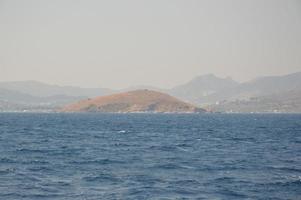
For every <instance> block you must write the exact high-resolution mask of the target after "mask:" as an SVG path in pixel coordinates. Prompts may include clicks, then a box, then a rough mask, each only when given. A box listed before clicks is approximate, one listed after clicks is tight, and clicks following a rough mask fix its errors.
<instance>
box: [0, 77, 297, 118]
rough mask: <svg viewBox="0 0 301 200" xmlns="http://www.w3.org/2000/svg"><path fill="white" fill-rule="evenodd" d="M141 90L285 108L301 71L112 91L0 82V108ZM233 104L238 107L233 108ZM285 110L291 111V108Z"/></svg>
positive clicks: (224, 108)
mask: <svg viewBox="0 0 301 200" xmlns="http://www.w3.org/2000/svg"><path fill="white" fill-rule="evenodd" d="M141 89H149V90H155V91H159V92H163V93H167V94H169V95H171V96H175V97H177V98H179V99H182V100H184V101H186V102H190V103H192V104H194V105H197V106H200V107H205V106H209V107H210V108H214V109H216V110H218V111H221V112H228V111H229V110H237V111H239V110H240V111H243V112H245V111H246V110H248V111H250V112H253V111H259V110H262V111H266V110H269V111H271V110H283V109H282V108H279V106H277V105H278V104H280V103H281V101H283V104H285V105H287V106H286V107H289V104H290V103H291V106H298V105H299V104H298V100H297V99H298V98H301V97H300V96H301V95H299V93H300V91H301V72H297V73H293V74H288V75H284V76H266V77H260V78H256V79H254V80H251V81H248V82H244V83H238V82H235V81H233V80H232V79H231V78H219V77H216V76H215V75H213V74H207V75H203V76H198V77H196V78H194V79H192V80H191V81H189V82H187V83H185V84H183V85H180V86H176V87H174V88H172V89H160V88H156V87H152V86H134V87H129V88H125V89H121V90H111V89H104V88H80V87H71V86H56V85H49V84H45V83H40V82H36V81H20V82H0V111H6V108H9V110H10V111H11V110H14V108H15V110H20V109H21V110H22V109H24V110H28V109H29V110H36V108H38V110H43V109H46V110H49V109H50V110H51V109H52V110H55V109H57V108H58V107H61V106H64V105H67V104H70V103H72V102H75V101H78V100H81V99H86V98H93V97H97V96H105V95H110V94H113V93H118V92H128V91H132V90H141ZM291 95H293V96H294V101H289V100H287V99H285V98H286V97H290V96H291ZM254 99H257V100H256V101H255V100H254ZM258 99H259V100H258ZM267 101H270V102H271V104H269V105H267V104H268V103H267ZM243 104H248V106H247V107H244V106H242V105H243ZM251 105H252V106H251ZM235 106H237V109H234V107H235ZM243 108H244V109H243ZM296 108H297V107H296ZM252 110H253V111H252ZM286 110H287V111H288V112H293V110H292V109H286Z"/></svg>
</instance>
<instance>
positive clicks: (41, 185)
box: [0, 113, 301, 200]
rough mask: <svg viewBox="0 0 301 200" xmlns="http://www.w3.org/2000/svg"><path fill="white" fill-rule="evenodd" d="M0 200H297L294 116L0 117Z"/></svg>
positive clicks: (300, 166) (299, 147)
mask: <svg viewBox="0 0 301 200" xmlns="http://www.w3.org/2000/svg"><path fill="white" fill-rule="evenodd" d="M0 199H5V200H10V199H28V200H36V199H39V200H40V199H42V200H44V199H64V200H68V199H72V200H77V199H79V200H82V199H83V200H84V199H88V200H90V199H91V200H92V199H216V200H218V199H271V200H272V199H273V200H277V199H294V200H295V199H301V115H298V114H292V115H289V114H54V113H53V114H50V113H49V114H29V113H23V114H22V113H2V114H0Z"/></svg>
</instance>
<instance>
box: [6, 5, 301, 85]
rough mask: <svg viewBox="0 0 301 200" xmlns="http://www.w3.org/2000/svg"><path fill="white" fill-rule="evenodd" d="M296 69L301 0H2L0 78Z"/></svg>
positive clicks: (144, 78) (250, 74) (64, 81)
mask: <svg viewBox="0 0 301 200" xmlns="http://www.w3.org/2000/svg"><path fill="white" fill-rule="evenodd" d="M296 71H301V1H300V0H243V1H242V0H227V1H226V0H207V1H201V0H148V1H146V0H118V1H117V0H107V1H97V0H95V1H89V0H82V1H77V0H48V1H46V0H26V1H23V0H19V1H16V0H0V81H10V80H39V81H44V82H48V83H55V84H59V85H78V86H83V87H92V86H93V87H98V86H101V87H110V88H122V87H127V86H129V85H145V84H148V85H154V86H160V87H172V86H174V85H177V84H181V83H183V82H185V81H187V80H189V79H191V78H193V77H195V76H197V75H201V74H206V73H214V74H216V75H218V76H222V77H225V76H231V77H232V78H234V79H236V80H239V81H245V80H249V79H251V78H254V77H256V76H261V75H278V74H286V73H290V72H296Z"/></svg>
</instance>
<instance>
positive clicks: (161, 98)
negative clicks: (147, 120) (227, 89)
mask: <svg viewBox="0 0 301 200" xmlns="http://www.w3.org/2000/svg"><path fill="white" fill-rule="evenodd" d="M60 111H62V112H104V113H136V112H146V113H202V112H206V111H205V110H204V109H202V108H198V107H196V106H194V105H192V104H189V103H186V102H183V101H181V100H179V99H177V98H175V97H172V96H170V95H168V94H165V93H162V92H157V91H152V90H135V91H130V92H124V93H119V94H113V95H108V96H100V97H95V98H92V99H86V100H82V101H79V102H77V103H74V104H70V105H67V106H65V107H64V108H62V109H61V110H60Z"/></svg>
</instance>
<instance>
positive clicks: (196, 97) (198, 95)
mask: <svg viewBox="0 0 301 200" xmlns="http://www.w3.org/2000/svg"><path fill="white" fill-rule="evenodd" d="M238 85H239V84H238V83H237V82H235V81H233V80H232V79H231V78H219V77H216V76H215V75H213V74H207V75H203V76H198V77H196V78H194V79H192V80H191V81H189V82H188V83H186V84H183V85H180V86H177V87H174V88H172V89H171V90H169V91H168V93H169V94H171V95H174V96H176V97H178V98H181V99H185V100H187V101H189V102H192V103H197V104H199V105H201V104H204V103H205V104H206V103H212V101H213V100H211V99H210V97H211V96H214V95H216V94H218V93H219V92H221V91H224V90H228V89H230V88H233V87H236V86H238Z"/></svg>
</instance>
